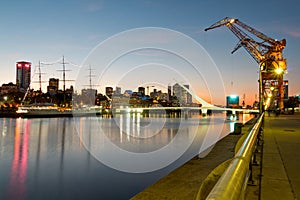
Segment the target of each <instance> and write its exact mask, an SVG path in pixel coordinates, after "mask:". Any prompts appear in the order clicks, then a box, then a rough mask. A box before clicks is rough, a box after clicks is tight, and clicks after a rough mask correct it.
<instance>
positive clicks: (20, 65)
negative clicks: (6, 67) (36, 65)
mask: <svg viewBox="0 0 300 200" xmlns="http://www.w3.org/2000/svg"><path fill="white" fill-rule="evenodd" d="M16 68H17V76H16V84H17V86H18V88H19V90H27V88H29V86H30V81H31V78H30V77H31V63H30V62H27V61H19V62H17V63H16Z"/></svg>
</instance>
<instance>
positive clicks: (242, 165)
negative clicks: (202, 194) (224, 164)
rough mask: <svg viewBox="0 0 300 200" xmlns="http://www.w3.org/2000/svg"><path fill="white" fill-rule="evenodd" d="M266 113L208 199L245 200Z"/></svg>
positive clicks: (260, 118) (252, 130)
mask: <svg viewBox="0 0 300 200" xmlns="http://www.w3.org/2000/svg"><path fill="white" fill-rule="evenodd" d="M263 116H264V113H262V114H261V116H260V117H259V119H258V121H257V122H256V124H255V125H254V127H253V128H252V129H251V131H250V133H249V134H248V136H247V137H246V139H245V141H244V143H243V144H242V146H241V147H240V149H239V150H238V152H237V153H236V155H235V156H234V158H233V159H232V161H231V163H230V164H229V166H228V168H227V169H226V171H225V172H224V173H223V174H222V176H221V177H220V179H219V180H218V182H217V183H216V185H215V186H214V188H213V189H212V191H211V192H210V193H209V195H208V197H207V198H206V199H208V200H212V199H220V200H223V199H227V200H237V199H244V190H245V187H246V184H247V181H248V178H249V166H250V164H251V163H250V162H251V158H252V155H253V152H254V150H255V146H256V141H257V135H258V133H259V130H260V127H261V125H262V121H263Z"/></svg>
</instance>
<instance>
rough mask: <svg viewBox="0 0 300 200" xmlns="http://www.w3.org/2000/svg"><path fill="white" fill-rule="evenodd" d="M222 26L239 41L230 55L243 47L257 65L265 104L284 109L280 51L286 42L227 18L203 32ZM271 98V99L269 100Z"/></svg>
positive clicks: (283, 64) (283, 62) (283, 65)
mask: <svg viewBox="0 0 300 200" xmlns="http://www.w3.org/2000/svg"><path fill="white" fill-rule="evenodd" d="M222 26H226V27H227V28H228V29H229V30H231V32H233V34H234V35H235V36H236V37H237V38H238V39H239V42H238V44H237V45H236V46H235V48H234V49H233V51H232V52H231V53H234V52H235V51H237V50H238V49H239V48H241V47H244V48H245V50H246V51H247V52H248V53H249V54H250V55H251V56H252V57H253V59H254V60H255V61H256V62H257V63H258V64H259V71H260V75H261V79H262V83H261V87H262V91H263V92H262V93H263V96H265V97H266V98H265V99H267V98H269V100H267V101H266V102H268V103H271V102H272V103H273V104H274V105H276V104H277V106H278V108H279V109H280V110H282V109H283V108H284V106H283V98H284V89H283V74H284V73H285V71H286V59H285V58H283V56H282V51H283V49H284V48H285V46H286V40H285V39H282V40H280V41H278V40H275V39H273V38H271V37H269V36H267V35H265V34H263V33H262V32H260V31H258V30H256V29H254V28H252V27H250V26H248V25H247V24H245V23H243V22H241V21H240V20H238V19H235V18H229V17H225V18H224V19H222V20H220V21H218V22H216V23H214V24H213V25H211V26H210V27H208V28H206V29H204V30H205V31H208V30H211V29H215V28H219V27H222ZM249 34H252V35H254V36H255V37H256V38H257V39H260V40H261V41H256V40H254V39H253V38H252V37H250V35H249ZM274 86H275V87H274ZM274 88H275V89H274ZM271 96H273V97H272V99H271V100H270V97H271ZM263 99H264V98H260V101H263ZM266 108H267V107H266Z"/></svg>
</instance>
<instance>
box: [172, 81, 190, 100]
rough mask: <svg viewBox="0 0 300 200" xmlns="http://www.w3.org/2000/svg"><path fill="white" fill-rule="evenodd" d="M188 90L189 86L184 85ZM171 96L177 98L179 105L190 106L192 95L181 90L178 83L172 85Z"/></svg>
mask: <svg viewBox="0 0 300 200" xmlns="http://www.w3.org/2000/svg"><path fill="white" fill-rule="evenodd" d="M184 86H185V87H186V88H188V89H189V87H190V86H189V85H184ZM173 95H174V96H176V97H177V99H178V100H179V102H180V104H181V105H190V104H192V95H191V94H190V93H188V92H187V91H186V90H185V89H183V88H182V87H181V86H180V85H179V84H178V83H176V84H175V85H173Z"/></svg>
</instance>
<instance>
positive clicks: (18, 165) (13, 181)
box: [9, 119, 30, 199]
mask: <svg viewBox="0 0 300 200" xmlns="http://www.w3.org/2000/svg"><path fill="white" fill-rule="evenodd" d="M23 125H25V128H24V132H22V131H23ZM29 129H30V121H28V120H24V119H17V120H16V128H15V137H14V156H13V162H12V166H11V172H10V185H9V198H10V199H24V198H25V193H26V187H25V181H26V174H27V161H28V142H29Z"/></svg>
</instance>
